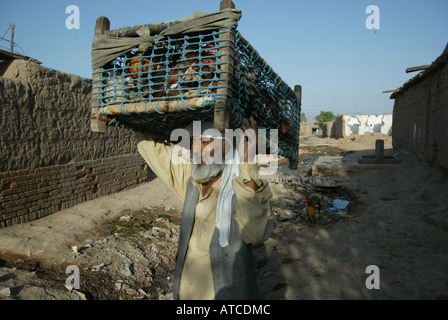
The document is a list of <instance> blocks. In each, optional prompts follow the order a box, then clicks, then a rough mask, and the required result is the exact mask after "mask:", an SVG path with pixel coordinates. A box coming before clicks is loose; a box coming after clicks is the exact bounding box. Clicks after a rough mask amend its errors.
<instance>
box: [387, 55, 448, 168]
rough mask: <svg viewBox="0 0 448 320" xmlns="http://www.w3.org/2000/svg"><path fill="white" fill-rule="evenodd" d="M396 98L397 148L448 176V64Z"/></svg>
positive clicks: (394, 138) (413, 82) (416, 82)
mask: <svg viewBox="0 0 448 320" xmlns="http://www.w3.org/2000/svg"><path fill="white" fill-rule="evenodd" d="M415 80H418V79H417V78H416V79H415ZM393 97H394V98H395V103H394V113H393V118H394V122H393V126H392V136H393V146H394V148H396V149H406V150H409V151H411V152H412V153H413V154H414V155H415V156H416V157H417V159H419V160H420V161H422V162H427V163H429V164H431V165H434V166H437V167H439V168H441V169H442V170H443V171H444V172H445V173H447V174H448V130H447V129H446V128H447V124H448V64H444V65H443V66H439V67H438V68H437V69H436V70H432V71H431V72H429V73H428V74H427V75H426V76H425V77H423V78H422V79H421V80H420V81H412V82H411V84H410V85H409V86H406V88H405V89H404V90H402V92H400V93H399V94H396V95H393Z"/></svg>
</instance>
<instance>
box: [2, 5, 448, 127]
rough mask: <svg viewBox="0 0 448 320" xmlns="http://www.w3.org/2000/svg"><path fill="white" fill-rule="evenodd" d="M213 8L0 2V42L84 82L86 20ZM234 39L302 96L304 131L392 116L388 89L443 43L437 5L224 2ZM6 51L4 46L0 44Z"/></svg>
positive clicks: (125, 20) (89, 23) (142, 18)
mask: <svg viewBox="0 0 448 320" xmlns="http://www.w3.org/2000/svg"><path fill="white" fill-rule="evenodd" d="M219 2H220V0H188V1H186V0H164V1H160V0H158V1H145V0H127V1H116V0H107V1H106V0H81V1H75V0H71V1H66V0H39V1H38V0H34V1H32V0H15V1H5V0H0V37H1V36H3V35H5V38H7V39H9V36H10V34H9V31H8V30H9V27H8V23H15V38H14V42H15V43H16V45H17V46H16V47H15V51H16V52H18V53H22V54H25V55H28V56H31V57H33V58H36V59H38V60H40V61H42V62H43V65H44V66H46V67H48V68H52V69H56V70H60V71H63V72H67V73H73V74H76V75H79V76H82V77H86V78H91V59H90V49H91V43H92V39H93V30H94V27H95V20H96V18H97V17H99V16H106V17H108V18H109V20H110V21H111V29H116V28H119V27H123V26H134V25H139V24H146V23H160V22H163V21H166V20H172V19H177V18H181V17H184V16H186V15H189V14H191V13H193V12H194V11H203V12H215V11H218V10H219ZM234 3H235V5H236V7H237V9H240V10H241V11H242V13H243V16H242V19H241V20H240V22H239V26H238V30H239V31H240V32H241V34H242V35H243V36H244V37H245V38H246V39H247V40H248V41H249V42H250V43H251V44H252V45H253V47H254V48H255V49H256V50H257V51H258V52H259V53H260V55H261V56H262V57H263V58H264V60H265V61H266V62H267V63H268V64H269V65H270V66H271V67H272V68H273V69H274V70H275V71H276V73H277V74H279V75H280V76H281V77H282V79H283V80H284V81H285V82H286V83H287V84H288V85H290V86H291V87H292V88H293V87H294V85H296V84H300V85H302V87H303V98H302V111H303V112H305V114H306V116H307V118H308V120H309V121H312V120H314V116H316V115H317V114H319V113H320V111H321V110H325V111H332V112H333V113H335V114H355V113H356V114H383V113H392V111H393V102H394V101H393V100H390V99H389V97H390V94H389V93H387V94H383V93H382V91H385V90H391V89H396V88H397V87H398V86H400V85H402V84H403V83H404V82H405V81H407V80H408V79H410V78H411V77H413V76H414V75H416V73H409V74H407V73H406V72H405V70H406V68H408V67H413V66H418V65H424V64H429V63H431V62H432V61H434V60H435V59H436V58H437V57H438V56H439V55H440V54H441V53H442V51H443V49H444V48H445V46H446V45H447V42H448V19H447V18H446V13H447V12H448V1H447V0H368V1H367V0H338V1H336V0H314V1H310V0H306V1H305V0H276V1H272V0H271V1H268V0H234ZM69 5H76V6H78V8H79V10H80V29H79V30H76V29H71V30H69V29H67V28H66V25H65V22H66V19H67V17H68V16H69V14H67V13H66V12H65V11H66V7H67V6H69ZM369 5H376V6H377V7H378V8H379V17H380V20H379V22H380V25H379V29H378V30H369V29H368V28H366V19H367V18H368V17H369V16H370V14H368V13H366V8H367V6H369ZM0 48H1V49H5V50H8V49H9V43H8V42H5V41H0Z"/></svg>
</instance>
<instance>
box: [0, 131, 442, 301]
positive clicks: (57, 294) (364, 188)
mask: <svg viewBox="0 0 448 320" xmlns="http://www.w3.org/2000/svg"><path fill="white" fill-rule="evenodd" d="M378 138H381V139H384V140H385V149H386V154H392V153H395V152H397V150H392V141H391V137H388V136H382V135H380V136H378V135H375V134H372V135H371V134H367V135H366V136H352V137H348V138H345V139H329V138H318V137H308V138H306V139H305V140H306V142H305V141H301V149H300V155H301V157H302V156H304V155H306V154H309V153H316V152H319V151H316V150H317V147H316V146H331V147H334V148H338V149H341V150H342V151H344V152H343V153H342V154H344V155H346V156H347V157H357V156H358V155H359V154H373V152H374V150H373V149H374V146H375V140H376V139H378ZM399 155H400V157H401V159H403V162H402V163H401V164H395V165H390V166H384V167H382V168H376V169H365V170H357V171H356V172H349V173H348V174H347V175H345V176H341V177H337V178H338V179H337V180H338V181H341V182H342V184H341V186H340V187H338V188H330V189H331V190H321V189H316V188H310V187H307V186H297V185H292V184H283V183H272V184H271V188H272V190H273V193H274V198H273V199H272V209H273V219H274V221H275V228H274V232H273V235H272V237H271V238H270V239H269V240H268V241H266V242H265V243H264V244H263V245H260V246H257V247H256V248H255V250H254V252H255V253H256V255H257V256H258V257H266V258H267V263H266V264H262V265H260V266H259V269H258V270H257V275H258V284H259V288H260V292H261V295H262V299H272V300H295V299H310V300H311V299H369V300H370V299H446V298H448V259H447V256H448V247H447V246H446V243H448V232H447V230H448V201H447V199H446V194H447V191H448V178H447V177H446V176H443V175H442V174H441V173H440V172H439V171H438V170H436V169H434V168H431V167H428V166H426V165H424V164H421V163H418V162H417V161H416V160H415V159H414V158H413V156H411V155H408V154H406V153H400V154H399ZM286 171H287V174H291V172H292V171H288V170H286ZM292 173H294V172H292ZM334 193H337V194H339V193H341V194H344V196H345V197H346V199H349V201H350V204H349V205H348V207H347V208H346V209H343V210H342V211H341V212H338V213H337V214H328V215H325V214H322V215H321V218H320V219H319V221H318V222H317V223H308V222H305V220H304V218H303V214H302V209H303V207H304V197H305V194H309V195H312V196H314V197H316V196H317V197H318V198H319V199H321V200H322V203H323V205H322V208H323V209H324V207H325V205H326V203H328V201H327V202H325V199H326V198H328V197H329V196H332V195H333V194H334ZM181 207H182V204H181V203H180V201H179V200H178V199H177V198H175V197H174V196H173V195H172V193H171V192H170V191H169V190H167V188H166V187H165V186H164V185H163V183H161V182H160V180H159V179H158V178H155V177H154V179H152V180H151V181H149V182H147V183H145V184H142V185H140V186H139V187H137V188H134V189H131V190H125V191H123V192H120V193H118V194H115V195H111V196H107V197H103V198H99V199H95V200H92V201H88V202H86V203H83V204H79V205H77V206H75V207H73V208H69V209H66V210H63V211H60V212H58V213H56V214H53V215H52V216H48V217H45V218H42V219H40V220H36V221H33V222H31V223H28V224H24V225H16V226H12V227H9V228H6V229H0V299H23V300H29V299H170V292H169V286H168V284H167V283H169V279H170V277H169V272H170V270H171V271H172V269H170V268H172V266H173V263H174V257H175V251H176V248H177V246H176V245H177V239H178V238H177V236H178V219H177V220H176V219H171V218H168V217H169V215H171V216H172V217H177V218H178V217H179V212H180V210H181ZM138 212H140V214H137V213H138ZM142 212H143V213H142ZM151 212H153V214H152V215H151V214H150V213H151ZM154 215H156V216H157V217H158V218H157V219H155V220H154ZM148 216H151V219H152V220H151V221H150V222H151V227H150V228H146V227H145V226H146V224H145V223H146V222H145V223H143V220H142V219H148ZM138 218H139V219H140V220H139V221H140V222H139V223H138V224H137V223H134V224H132V228H133V230H136V231H134V233H132V234H130V236H129V237H128V238H127V241H126V242H125V241H122V239H124V237H125V235H123V233H124V231H123V230H127V229H125V228H126V227H129V225H125V222H129V221H131V222H132V221H137V220H138ZM111 221H115V222H114V223H115V224H113V225H111ZM145 221H146V220H145ZM120 223H121V224H120ZM156 223H159V224H157V226H156ZM104 226H108V228H109V229H108V233H106V234H105V233H104V230H106V229H107V228H105V227H104ZM143 227H145V228H143ZM98 230H102V231H103V233H100V232H99V231H98ZM148 232H152V233H151V234H150V235H148ZM131 240H132V241H131ZM72 246H77V247H78V248H79V249H78V250H79V251H78V253H75V252H74V251H73V249H72ZM137 249H138V250H137ZM120 257H121V258H120ZM120 259H121V260H120ZM106 260H107V261H106ZM154 260H157V263H155V262H154ZM67 265H78V266H80V269H81V288H80V289H79V290H71V291H69V290H67V289H66V288H65V287H64V283H65V281H66V278H67V276H68V275H67V274H65V273H64V268H65V266H67ZM372 265H373V266H375V267H376V268H377V269H376V271H375V272H374V273H373V274H371V271H370V272H366V269H367V267H368V266H372ZM148 270H149V271H148ZM52 272H53V273H52ZM112 274H114V275H115V276H112ZM374 275H375V276H376V278H375V281H376V282H375V281H373V280H372V279H373V278H372V277H373V276H374ZM83 279H84V281H83ZM85 279H89V280H90V283H94V285H96V286H97V287H103V288H107V290H103V291H102V292H101V293H100V292H99V291H100V290H99V289H97V291H98V292H97V294H95V289H94V288H92V287H89V290H83V285H84V284H86V283H87V282H86V281H85ZM93 280H95V281H97V282H95V281H93ZM145 283H146V286H145ZM148 283H149V284H148ZM366 283H367V284H375V285H377V288H370V289H369V288H367V287H368V285H366ZM156 284H158V285H156ZM91 286H92V285H91ZM164 286H165V289H163V290H162V288H163V287H164Z"/></svg>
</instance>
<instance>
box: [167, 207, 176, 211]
mask: <svg viewBox="0 0 448 320" xmlns="http://www.w3.org/2000/svg"><path fill="white" fill-rule="evenodd" d="M171 210H174V206H166V207H165V211H171Z"/></svg>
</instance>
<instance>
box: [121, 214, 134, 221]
mask: <svg viewBox="0 0 448 320" xmlns="http://www.w3.org/2000/svg"><path fill="white" fill-rule="evenodd" d="M119 220H120V221H129V220H131V216H130V215H125V216H122V217H120V219H119Z"/></svg>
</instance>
